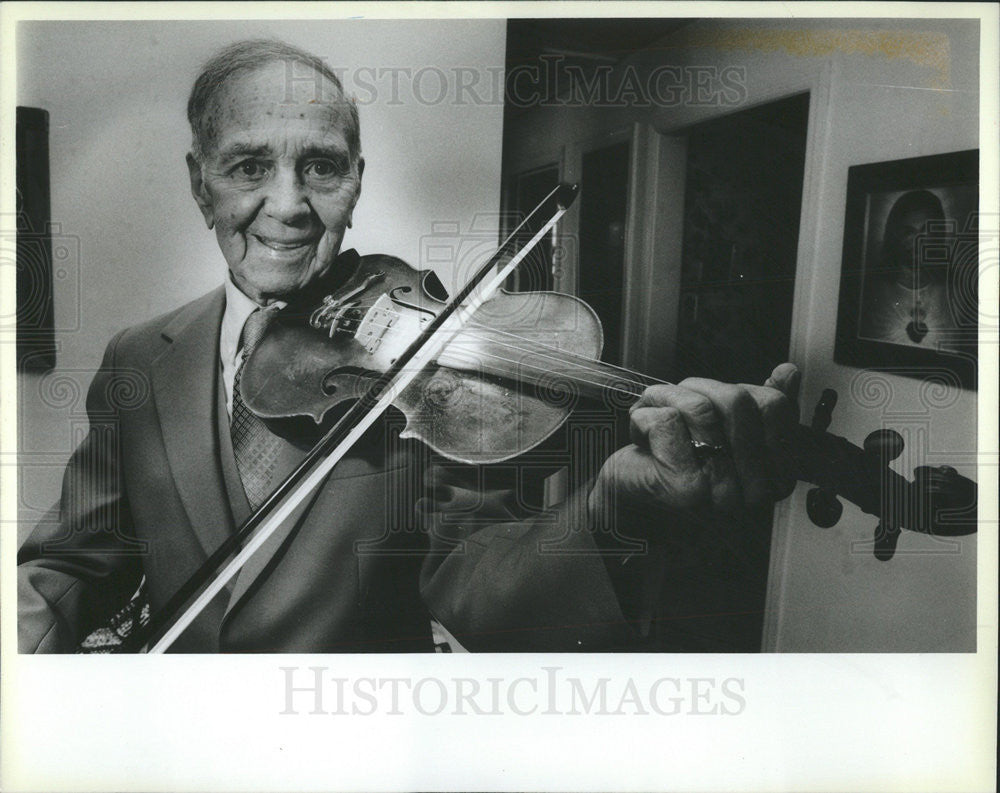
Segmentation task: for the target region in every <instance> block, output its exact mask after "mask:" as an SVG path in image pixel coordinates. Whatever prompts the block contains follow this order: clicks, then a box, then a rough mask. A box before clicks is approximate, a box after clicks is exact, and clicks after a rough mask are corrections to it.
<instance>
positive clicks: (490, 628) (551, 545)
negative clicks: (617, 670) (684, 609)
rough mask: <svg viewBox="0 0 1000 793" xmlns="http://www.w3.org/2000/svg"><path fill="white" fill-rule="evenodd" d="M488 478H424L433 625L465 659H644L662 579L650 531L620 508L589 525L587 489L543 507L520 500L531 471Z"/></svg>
mask: <svg viewBox="0 0 1000 793" xmlns="http://www.w3.org/2000/svg"><path fill="white" fill-rule="evenodd" d="M493 473H494V472H493V471H492V470H490V468H489V467H485V468H476V467H470V466H460V465H453V464H449V463H441V462H439V463H438V464H436V465H432V466H431V467H430V469H429V471H428V474H427V479H426V481H425V491H424V493H425V494H424V497H423V498H421V499H420V500H419V501H418V502H417V511H418V515H419V516H420V518H421V521H422V527H423V529H424V530H425V531H426V532H427V534H428V537H429V547H430V550H429V554H428V556H427V558H426V560H425V562H424V565H423V569H422V573H421V594H422V596H423V599H424V602H425V603H426V605H427V607H428V609H429V610H430V611H431V613H432V614H433V616H434V617H435V618H436V619H437V620H438V621H439V622H441V624H442V625H443V626H444V627H445V628H447V630H448V631H449V632H450V633H451V634H453V635H454V636H455V638H456V639H457V640H458V641H459V642H460V643H461V644H462V645H463V646H464V647H466V648H467V649H469V650H473V651H540V652H553V651H554V652H567V651H595V650H603V651H609V650H641V649H643V647H644V646H645V644H646V643H647V638H648V633H649V617H650V615H651V613H652V609H653V606H654V603H655V601H656V598H657V591H658V587H659V583H660V579H659V576H660V574H661V571H662V568H663V566H662V563H661V562H662V549H661V547H660V546H659V544H658V543H657V541H656V536H657V532H656V531H654V530H651V528H652V527H651V525H650V524H651V522H655V521H651V518H650V516H648V515H642V514H639V513H637V512H632V511H628V510H625V509H611V510H610V512H609V514H608V515H606V516H604V517H605V519H604V520H601V519H600V516H598V517H595V516H593V515H591V514H590V511H589V510H588V504H587V497H588V494H589V492H590V488H589V481H588V480H586V479H585V480H583V481H579V482H578V483H577V484H576V486H575V487H574V486H571V485H570V486H568V487H567V489H568V490H569V492H570V495H569V496H568V497H566V498H564V499H556V500H555V501H556V502H557V503H555V504H554V505H553V506H550V507H548V508H540V507H539V505H538V504H537V502H538V501H539V500H541V501H542V502H543V503H544V502H545V499H544V497H542V498H538V497H534V498H533V497H532V496H531V495H530V494H529V495H527V496H526V491H527V490H530V487H529V486H526V484H525V483H526V482H528V481H531V480H532V479H535V480H537V479H538V478H540V476H541V472H540V470H539V469H538V468H537V467H535V466H532V465H531V464H530V463H529V464H527V465H520V466H518V465H514V466H511V467H510V468H509V474H508V475H507V476H506V477H499V479H500V480H501V481H497V479H498V477H496V476H493ZM536 489H537V488H536ZM536 495H537V494H536ZM532 502H536V503H532ZM603 511H607V510H603Z"/></svg>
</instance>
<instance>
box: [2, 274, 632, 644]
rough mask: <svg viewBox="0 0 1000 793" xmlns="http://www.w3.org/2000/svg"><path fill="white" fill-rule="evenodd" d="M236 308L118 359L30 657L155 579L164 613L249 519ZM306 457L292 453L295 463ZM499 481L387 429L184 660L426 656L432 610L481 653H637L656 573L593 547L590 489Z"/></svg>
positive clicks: (51, 570) (27, 633) (276, 539)
mask: <svg viewBox="0 0 1000 793" xmlns="http://www.w3.org/2000/svg"><path fill="white" fill-rule="evenodd" d="M224 302H225V301H224V291H223V289H222V288H219V289H217V290H215V291H213V292H211V293H209V294H208V295H205V296H204V297H202V298H200V299H198V300H195V301H193V302H191V303H189V304H187V305H185V306H183V307H181V308H180V309H177V310H175V311H173V312H171V313H168V314H166V315H164V316H162V317H159V318H157V319H154V320H152V321H150V322H147V323H145V324H142V325H139V326H136V327H133V328H131V329H128V330H125V331H123V332H121V333H119V334H118V335H117V336H116V337H115V338H114V339H113V340H112V341H111V342H110V344H109V345H108V347H107V350H106V353H105V356H104V360H103V363H102V365H101V369H100V371H99V373H98V374H97V375H96V377H95V378H94V380H93V383H92V385H91V387H90V390H89V392H88V398H87V410H88V415H89V417H90V422H91V426H90V430H89V434H88V435H87V437H86V438H85V440H84V441H83V442H82V443H81V445H80V446H79V448H77V450H76V451H75V453H74V454H73V455H72V458H71V459H70V461H69V463H68V465H67V469H66V473H65V477H64V480H63V487H62V495H61V500H60V503H59V504H58V505H57V506H56V507H54V508H53V511H52V512H51V513H50V515H49V516H48V517H47V518H46V519H44V520H43V521H42V522H41V523H40V524H39V525H38V526H37V527H36V529H35V530H34V532H33V533H32V535H31V536H30V537H29V539H28V541H27V542H26V543H25V545H24V546H23V547H22V549H21V552H20V554H19V570H18V573H19V575H18V592H19V643H20V648H21V651H22V652H71V651H73V650H74V649H75V648H76V647H77V646H78V644H79V642H80V641H81V639H82V638H83V637H84V636H86V635H87V633H88V632H89V631H90V630H92V629H93V628H94V627H96V626H98V625H99V624H102V623H103V622H104V621H105V620H106V619H107V618H108V617H109V616H110V615H111V614H113V613H114V611H115V610H116V609H117V608H119V607H120V606H121V605H123V604H124V603H125V602H126V601H127V600H128V598H129V596H130V595H131V594H132V592H134V591H135V588H136V586H137V584H138V583H139V581H140V579H141V576H143V575H145V576H146V581H147V588H148V592H149V597H150V603H151V608H152V609H153V610H154V611H155V610H156V609H157V608H159V607H160V606H162V604H163V603H164V602H165V601H166V600H167V599H168V598H169V596H170V595H171V594H172V593H173V592H174V591H175V589H176V588H177V587H179V586H180V585H181V584H182V583H183V582H184V581H185V579H186V578H187V577H188V576H189V575H190V574H191V573H192V571H193V570H194V569H196V567H197V566H198V565H199V564H200V563H201V562H202V561H203V560H204V559H205V558H206V557H207V555H208V554H210V553H211V552H212V551H213V550H214V549H215V548H216V547H217V546H218V545H219V543H221V542H222V541H223V540H224V539H225V538H226V537H227V536H228V534H229V533H230V532H232V531H233V530H234V528H235V527H236V526H237V525H238V524H239V523H240V522H242V520H243V519H244V518H245V517H246V516H247V515H248V514H249V507H248V506H247V504H246V500H245V497H244V496H243V494H242V488H241V487H240V486H239V485H238V482H239V480H238V475H235V463H234V461H233V458H232V447H231V444H230V442H229V432H228V426H227V424H226V422H225V412H224V407H222V404H221V401H220V400H221V396H220V393H221V388H220V385H219V379H220V374H219V354H218V338H219V327H220V322H221V318H222V313H223V309H224ZM303 453H304V452H303V451H302V450H300V449H298V448H296V447H295V446H294V445H292V444H286V445H285V448H284V450H283V465H284V467H285V468H286V469H287V470H290V469H291V467H292V466H293V465H294V464H295V462H296V461H297V460H298V459H300V458H301V456H302V455H303ZM508 473H509V472H508ZM234 475H235V476H237V478H236V479H235V484H234V479H233V477H234ZM490 476H491V475H490V474H486V473H484V472H483V470H481V469H470V468H464V469H462V467H456V466H449V465H445V464H443V463H442V461H440V460H437V461H435V460H432V459H430V458H429V456H428V454H427V453H425V452H423V451H422V450H421V449H419V448H416V447H415V446H414V445H412V443H411V444H410V445H408V444H407V443H404V442H400V441H399V439H398V437H397V435H396V433H395V431H394V430H393V429H392V427H390V426H388V425H387V424H386V423H382V424H381V425H379V426H378V427H377V428H376V429H374V430H373V431H371V432H369V433H368V434H367V435H366V436H365V438H364V439H363V440H362V441H361V442H360V443H359V444H358V445H357V446H356V447H355V449H354V450H353V452H352V453H351V454H350V455H349V456H348V457H346V458H345V459H344V460H342V461H341V462H340V463H339V464H338V466H337V467H336V468H335V469H334V471H333V472H332V473H331V474H330V476H329V477H328V479H327V480H326V481H325V483H324V484H323V485H322V486H321V487H319V488H318V489H317V491H316V492H315V493H314V494H313V495H312V496H311V497H310V498H309V499H308V500H307V501H306V502H305V503H304V504H303V505H302V506H301V507H300V509H299V510H298V512H297V513H296V515H295V516H294V519H291V520H289V521H287V522H286V524H285V525H284V526H283V527H282V528H281V529H280V530H279V531H278V532H276V533H275V535H274V536H272V537H271V538H270V540H269V541H268V542H267V544H266V545H265V547H263V548H262V549H261V550H260V551H259V552H258V553H257V554H256V555H255V556H254V558H253V559H252V560H251V561H250V562H249V563H248V564H247V565H246V567H245V568H244V569H243V570H242V571H241V572H240V574H239V575H238V576H237V577H236V578H235V580H234V582H233V583H232V584H231V586H230V587H229V589H228V590H227V591H225V592H222V593H220V594H219V596H218V597H217V598H216V599H215V601H214V602H213V603H212V604H211V605H210V607H209V608H208V609H207V610H206V612H205V613H203V614H202V615H201V616H200V617H199V618H198V619H197V620H196V621H195V623H193V624H192V625H191V626H190V628H189V629H188V630H187V631H186V632H185V634H184V635H183V636H182V637H181V638H180V639H179V640H178V641H177V642H176V643H175V645H174V647H173V650H174V651H180V652H215V651H223V652H286V651H287V652H333V651H351V652H377V651H418V650H430V649H432V642H431V636H430V630H429V618H430V616H431V615H433V616H434V617H436V618H437V619H438V620H439V621H440V622H441V623H442V624H443V625H444V626H445V627H446V628H448V629H449V630H450V631H451V632H452V633H453V634H454V635H455V636H456V637H458V639H459V640H460V641H461V642H462V643H463V644H464V645H465V646H466V647H468V648H470V649H480V650H593V649H614V648H621V647H627V646H631V644H632V643H633V642H634V641H635V640H636V638H637V634H636V632H635V631H634V630H633V629H632V628H631V627H630V625H629V621H628V620H627V619H626V617H625V614H624V611H623V608H625V609H626V610H627V609H628V607H627V606H623V603H624V602H625V601H626V600H628V598H629V597H630V595H629V592H630V591H631V590H630V587H632V588H634V587H635V586H636V584H635V581H640V579H641V578H642V576H639V577H638V578H634V579H629V580H628V581H627V582H624V581H625V579H622V578H621V576H620V575H619V574H618V573H616V571H618V570H631V568H630V567H629V563H630V560H628V559H626V563H625V564H624V565H623V564H622V555H621V554H617V555H615V554H613V555H612V556H611V557H608V556H607V555H606V554H604V555H602V554H601V553H599V552H598V550H599V546H600V544H601V542H602V540H601V539H600V538H596V537H595V534H594V532H592V531H590V530H588V529H587V528H586V527H585V526H583V525H581V522H580V520H581V519H580V516H581V515H582V514H584V511H582V508H581V500H580V499H581V498H583V497H584V496H585V493H584V494H580V495H577V496H574V497H573V498H570V499H568V500H567V501H566V502H565V503H563V504H562V505H561V506H560V507H559V508H558V509H555V510H549V511H544V512H539V511H537V510H534V509H530V508H527V507H525V505H524V504H522V503H521V501H522V499H520V498H519V496H518V495H517V493H516V492H515V490H516V489H511V488H510V487H504V486H493V484H492V483H491V482H490V481H488V480H489V479H490ZM501 478H502V477H501ZM514 478H515V479H518V478H522V475H521V474H518V473H516V472H515V474H514ZM505 481H507V482H509V481H511V480H510V478H509V477H508V478H507V479H506V480H505ZM609 559H612V560H613V561H609ZM616 576H617V578H616ZM623 582H624V583H623ZM638 586H639V589H643V585H642V582H641V581H640V584H639V585H638Z"/></svg>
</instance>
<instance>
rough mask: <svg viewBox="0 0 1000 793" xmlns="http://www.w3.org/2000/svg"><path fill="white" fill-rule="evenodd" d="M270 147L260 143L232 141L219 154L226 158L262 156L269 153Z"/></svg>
mask: <svg viewBox="0 0 1000 793" xmlns="http://www.w3.org/2000/svg"><path fill="white" fill-rule="evenodd" d="M267 152H268V148H267V146H264V145H262V144H259V143H242V142H240V143H232V144H230V145H229V146H226V147H225V148H224V149H223V150H222V151H221V152H219V154H220V155H221V156H222V157H223V158H224V159H229V158H232V157H260V156H262V155H264V154H267Z"/></svg>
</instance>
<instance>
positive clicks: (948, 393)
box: [505, 19, 979, 651]
mask: <svg viewBox="0 0 1000 793" xmlns="http://www.w3.org/2000/svg"><path fill="white" fill-rule="evenodd" d="M978 59H979V40H978V25H977V23H975V22H953V21H941V20H928V21H915V20H907V21H894V20H876V21H872V20H846V19H840V20H831V21H828V20H806V21H767V20H754V21H744V20H727V21H708V20H705V21H700V22H696V23H694V24H692V25H691V26H689V27H686V28H683V29H681V30H679V31H677V32H676V33H674V34H672V35H671V36H669V37H668V38H666V39H664V40H663V41H661V42H659V43H658V44H657V45H656V46H654V47H652V48H650V51H648V52H646V53H643V54H642V55H641V56H640V57H637V58H635V59H634V60H633V62H634V63H636V64H637V65H638V66H639V68H640V71H641V70H642V69H650V68H652V67H654V66H656V65H658V64H672V65H678V66H684V65H698V66H716V67H719V68H721V67H725V66H737V67H742V68H745V69H746V85H747V98H746V102H745V103H743V104H742V105H740V106H738V107H733V106H716V107H695V106H692V105H690V104H685V103H682V104H679V105H675V106H670V107H663V106H661V107H650V108H636V107H632V108H625V109H621V108H599V107H583V108H570V107H560V108H540V109H536V110H533V111H531V112H529V113H526V114H524V115H522V116H520V117H519V118H518V119H517V120H516V121H515V123H514V124H513V125H512V126H511V129H510V134H511V137H510V140H509V141H508V143H507V149H506V150H505V156H506V157H508V158H509V159H508V163H507V167H509V168H510V170H511V172H517V171H518V170H519V169H520V167H521V165H522V164H524V165H530V164H536V163H538V162H540V161H544V160H545V159H546V158H548V159H550V160H558V159H559V157H560V154H561V152H562V150H563V149H562V147H563V146H564V145H567V144H570V143H574V142H579V141H583V140H587V139H593V138H594V137H595V136H599V135H601V134H605V133H608V132H610V131H612V130H615V129H619V128H621V127H622V126H627V125H629V124H632V123H633V122H637V123H640V124H646V125H651V126H653V127H654V128H655V129H657V130H659V131H660V132H664V133H667V134H669V133H672V132H677V131H678V130H680V129H683V128H684V127H686V126H687V125H690V124H693V123H696V122H699V121H704V120H707V119H710V118H714V117H718V116H720V115H723V114H725V113H729V112H733V111H734V110H739V109H741V108H742V107H746V106H749V105H752V104H757V103H760V102H765V101H771V100H773V99H777V98H779V97H782V96H788V95H791V94H793V93H797V92H800V91H803V90H808V91H810V92H811V96H812V102H811V109H810V120H809V124H810V130H809V140H808V148H807V160H806V173H805V185H804V187H805V189H804V193H803V214H802V219H801V221H802V222H801V228H800V235H799V257H798V270H797V276H796V292H795V295H796V297H795V306H794V314H793V323H792V339H793V341H792V350H791V357H792V360H794V361H795V362H796V363H797V364H799V366H800V367H801V368H802V369H803V370H804V381H803V388H802V404H803V405H804V406H805V409H806V411H807V412H806V417H808V416H809V415H811V410H812V407H813V406H814V405H815V404H816V401H817V400H818V398H819V395H820V393H821V392H822V390H823V389H824V388H833V389H835V390H837V391H838V393H839V396H840V403H839V405H838V407H837V409H836V410H835V411H834V420H833V424H832V425H831V431H832V432H834V433H837V434H839V435H843V436H845V437H847V438H848V439H849V440H851V441H853V442H855V443H859V444H860V443H861V441H862V440H863V439H864V437H865V436H866V435H867V434H868V433H869V432H870V431H872V430H874V429H878V428H880V427H882V426H888V427H895V428H897V429H900V430H901V431H902V432H903V433H904V435H906V436H907V437H908V448H907V450H906V452H905V453H904V455H903V456H902V457H901V458H900V459H899V460H897V461H896V463H894V468H895V469H896V470H898V471H899V472H900V473H903V474H905V475H907V476H908V477H909V476H910V475H911V473H912V470H913V467H914V466H916V465H927V464H944V463H947V464H950V465H953V466H954V467H955V468H957V469H958V470H959V471H960V472H961V473H963V474H966V475H969V476H975V454H976V443H977V435H976V396H975V393H974V392H969V391H962V390H959V389H944V390H942V391H941V392H938V393H933V394H928V393H925V392H923V391H922V390H921V385H920V382H919V381H917V380H913V379H908V378H904V377H898V376H894V375H859V371H858V370H857V369H854V368H851V367H845V366H840V365H837V364H835V363H834V362H833V347H834V335H835V330H836V320H837V316H836V312H837V295H838V291H839V282H840V281H839V279H840V264H841V246H842V238H843V231H844V204H845V199H846V188H847V169H848V168H849V166H851V165H856V164H860V163H869V162H880V161H884V160H896V159H902V158H906V157H917V156H922V155H930V154H936V153H941V152H948V151H955V150H960V149H968V148H975V147H977V146H978V106H979V94H978V91H979V74H978ZM612 83H614V81H612ZM859 377H860V379H859ZM866 382H867V383H868V386H869V388H873V389H874V390H873V391H870V392H869V397H864V396H859V393H861V392H864V391H865V390H866V389H865V388H864V386H865V383H866ZM852 386H853V387H854V390H853V391H852ZM876 391H877V392H878V393H879V394H884V395H885V397H887V401H886V402H885V403H884V404H883V402H882V400H881V396H879V397H878V398H876V397H875V392H876ZM806 491H807V488H806V487H805V486H800V487H799V488H798V490H797V491H796V493H795V495H794V496H793V497H792V498H791V499H789V500H787V501H786V502H784V503H783V504H782V505H781V506H780V507H779V510H778V512H777V515H776V521H775V542H774V550H773V557H774V558H773V568H772V577H771V593H770V597H769V604H768V609H769V613H768V621H767V626H766V633H765V649H772V650H774V649H776V650H781V651H873V650H882V651H897V650H898V651H934V650H970V649H973V648H974V647H975V636H976V625H975V618H976V610H975V606H976V604H975V592H976V540H975V537H966V538H959V540H958V541H956V543H954V544H944V543H943V542H941V541H936V540H933V539H930V538H928V537H926V536H922V535H916V534H913V533H910V532H906V533H904V535H903V536H902V537H901V539H900V542H899V550H898V553H897V557H896V558H895V559H894V560H893V561H891V562H889V563H882V562H878V561H876V560H875V559H874V557H873V556H872V554H871V552H870V551H869V550H866V549H864V548H863V547H861V548H859V547H858V545H857V544H858V543H865V542H866V541H870V540H871V537H872V533H873V530H874V527H875V522H876V521H875V520H874V519H873V518H872V517H870V516H866V515H863V514H862V513H861V512H860V511H859V510H857V509H855V508H854V507H852V506H851V505H846V507H845V512H844V516H843V518H842V519H841V521H840V523H839V524H838V526H837V527H835V528H833V529H829V530H825V531H824V530H822V529H819V528H816V527H815V526H813V525H812V524H811V522H810V521H809V520H808V518H807V516H806V513H805V493H806Z"/></svg>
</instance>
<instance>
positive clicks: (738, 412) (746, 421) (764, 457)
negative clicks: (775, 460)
mask: <svg viewBox="0 0 1000 793" xmlns="http://www.w3.org/2000/svg"><path fill="white" fill-rule="evenodd" d="M684 385H685V386H686V387H687V388H690V389H691V390H692V391H696V392H698V393H700V394H702V395H703V396H704V397H706V398H707V399H709V400H711V401H712V403H713V404H714V405H715V410H716V413H717V415H719V416H720V417H721V421H722V423H723V425H724V427H725V434H726V438H727V440H728V441H729V446H730V453H731V455H732V459H733V463H734V464H735V466H736V472H737V473H738V475H739V482H740V486H741V488H742V491H743V496H744V498H745V499H746V501H747V503H751V504H756V503H760V502H762V501H765V500H767V499H768V498H769V497H770V495H771V479H772V478H773V472H772V471H771V470H770V468H769V466H768V453H767V442H766V438H765V435H764V423H763V420H762V418H761V415H760V411H759V409H758V408H757V403H756V401H755V400H754V398H753V397H752V396H751V395H750V393H749V392H748V391H747V390H746V389H744V388H742V387H740V386H736V385H729V384H727V383H720V382H717V381H715V380H702V379H700V378H691V379H690V380H685V381H684Z"/></svg>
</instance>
